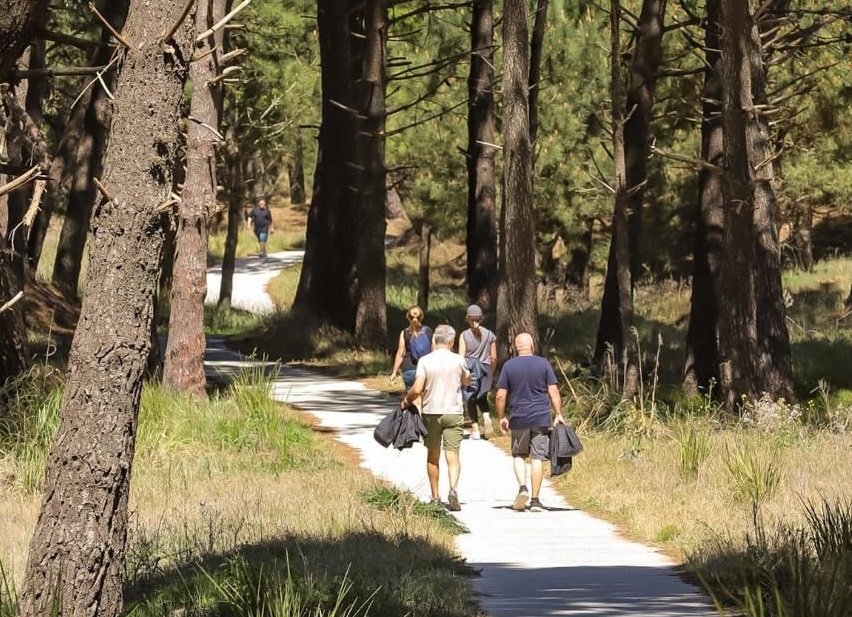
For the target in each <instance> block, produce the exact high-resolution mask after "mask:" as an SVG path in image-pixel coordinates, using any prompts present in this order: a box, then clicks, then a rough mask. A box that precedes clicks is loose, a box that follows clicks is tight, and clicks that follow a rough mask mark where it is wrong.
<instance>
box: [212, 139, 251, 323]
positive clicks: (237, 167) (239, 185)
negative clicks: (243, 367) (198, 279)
mask: <svg viewBox="0 0 852 617" xmlns="http://www.w3.org/2000/svg"><path fill="white" fill-rule="evenodd" d="M225 167H226V169H227V170H228V172H227V173H228V231H227V232H226V234H225V253H224V255H223V256H222V281H221V283H220V285H219V300H218V305H219V306H221V307H225V308H230V306H231V298H232V296H233V293H234V269H235V266H236V257H237V239H238V238H239V235H240V227H242V225H243V203H244V202H245V183H244V182H243V161H242V159H241V158H240V152H239V144H238V142H237V135H236V127H234V126H233V124H231V125H230V126H229V127H228V129H227V131H225Z"/></svg>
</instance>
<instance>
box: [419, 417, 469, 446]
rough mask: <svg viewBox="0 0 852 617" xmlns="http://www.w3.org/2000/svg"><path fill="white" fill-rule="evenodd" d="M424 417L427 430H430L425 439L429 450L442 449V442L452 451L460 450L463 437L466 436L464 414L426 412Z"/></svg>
mask: <svg viewBox="0 0 852 617" xmlns="http://www.w3.org/2000/svg"><path fill="white" fill-rule="evenodd" d="M422 417H423V423H424V424H425V425H426V430H427V431H429V434H428V435H426V439H424V440H423V443H424V444H426V449H427V450H440V449H441V442H443V444H444V450H448V451H450V452H458V451H459V448H460V447H461V442H462V439H463V438H464V429H463V428H462V423H463V422H464V416H463V415H462V414H460V413H445V414H431V413H424V414H423V416H422Z"/></svg>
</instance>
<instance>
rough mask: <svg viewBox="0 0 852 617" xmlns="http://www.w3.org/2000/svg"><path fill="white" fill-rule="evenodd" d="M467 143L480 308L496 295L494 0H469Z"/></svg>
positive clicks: (471, 270) (473, 280) (471, 286)
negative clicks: (469, 46) (471, 6)
mask: <svg viewBox="0 0 852 617" xmlns="http://www.w3.org/2000/svg"><path fill="white" fill-rule="evenodd" d="M470 43H471V61H470V74H469V76H468V82H467V88H468V119H467V128H468V146H467V186H468V188H467V235H466V243H467V295H468V298H469V299H470V301H471V302H475V303H477V304H479V305H480V306H482V307H483V308H485V309H488V308H489V307H492V306H494V304H495V301H496V296H497V214H496V200H497V189H496V184H495V183H496V179H495V175H494V157H495V155H496V153H497V148H496V147H495V146H494V91H493V82H494V15H493V0H474V1H473V17H472V20H471V24H470Z"/></svg>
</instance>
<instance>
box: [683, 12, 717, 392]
mask: <svg viewBox="0 0 852 617" xmlns="http://www.w3.org/2000/svg"><path fill="white" fill-rule="evenodd" d="M706 10H707V22H706V25H705V39H704V46H705V60H706V68H705V70H704V89H703V92H702V98H703V101H704V102H703V104H702V122H701V160H702V161H706V162H708V163H710V164H712V165H714V166H716V167H717V168H721V166H722V164H723V162H722V141H723V132H724V129H723V127H722V115H721V112H722V107H721V97H722V89H721V83H720V75H719V72H720V70H721V67H720V63H721V61H722V56H721V54H720V53H719V45H720V44H721V41H720V37H719V0H708V2H707V9H706ZM697 206H698V207H697V216H696V223H695V241H694V248H693V264H694V270H693V273H692V298H691V303H690V312H689V329H688V330H687V333H686V364H685V366H684V376H683V387H684V391H685V392H686V393H687V394H691V395H695V394H698V392H699V391H700V390H703V391H704V392H709V390H710V389H711V388H712V386H713V384H714V383H715V384H718V383H719V378H720V376H719V344H718V337H719V332H718V314H719V308H718V300H717V297H716V288H717V286H718V277H719V272H720V268H721V263H722V259H723V255H724V246H723V242H724V224H725V211H724V195H723V194H722V176H721V174H719V173H717V172H715V171H714V170H713V169H712V168H709V167H702V168H701V169H700V170H699V173H698V203H697Z"/></svg>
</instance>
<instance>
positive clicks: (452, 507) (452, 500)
mask: <svg viewBox="0 0 852 617" xmlns="http://www.w3.org/2000/svg"><path fill="white" fill-rule="evenodd" d="M447 510H449V511H450V512H458V511H459V510H461V504H460V503H459V496H458V493H456V492H455V491H454V490H453V489H450V492H449V494H447Z"/></svg>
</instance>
